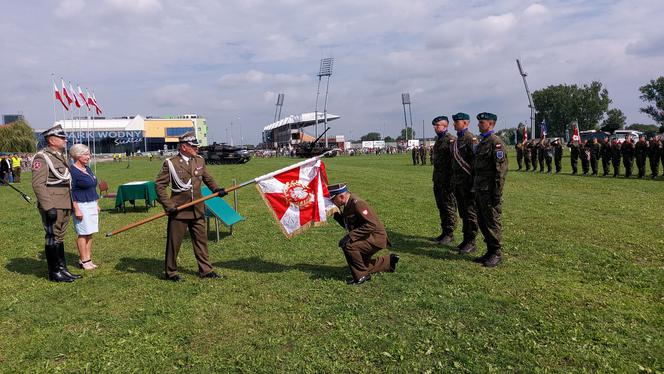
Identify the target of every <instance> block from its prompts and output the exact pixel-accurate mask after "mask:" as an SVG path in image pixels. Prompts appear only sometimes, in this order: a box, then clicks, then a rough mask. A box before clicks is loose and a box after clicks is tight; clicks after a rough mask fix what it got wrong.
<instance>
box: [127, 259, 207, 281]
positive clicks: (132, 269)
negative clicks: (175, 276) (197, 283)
mask: <svg viewBox="0 0 664 374" xmlns="http://www.w3.org/2000/svg"><path fill="white" fill-rule="evenodd" d="M115 270H118V271H123V272H126V273H143V274H147V275H151V276H154V277H157V278H163V277H164V260H159V259H155V258H133V257H123V258H121V259H120V261H118V263H117V265H115ZM178 272H180V273H184V274H190V275H196V276H198V272H195V271H192V270H187V269H182V268H180V269H178Z"/></svg>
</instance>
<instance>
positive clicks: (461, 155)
mask: <svg viewBox="0 0 664 374" xmlns="http://www.w3.org/2000/svg"><path fill="white" fill-rule="evenodd" d="M477 143H478V141H477V137H475V135H473V133H471V132H470V130H468V129H466V130H464V131H460V132H457V141H456V142H454V147H453V149H452V155H453V161H452V172H453V175H452V184H453V185H454V196H455V197H456V201H457V204H458V208H459V216H460V217H461V220H462V222H463V241H462V242H461V244H459V245H458V247H457V249H458V250H459V251H461V252H463V253H470V252H472V251H474V250H475V237H476V236H477V229H478V225H477V209H476V207H475V196H474V195H473V193H472V192H471V190H472V188H473V164H474V162H475V155H474V154H473V146H474V145H476V144H477Z"/></svg>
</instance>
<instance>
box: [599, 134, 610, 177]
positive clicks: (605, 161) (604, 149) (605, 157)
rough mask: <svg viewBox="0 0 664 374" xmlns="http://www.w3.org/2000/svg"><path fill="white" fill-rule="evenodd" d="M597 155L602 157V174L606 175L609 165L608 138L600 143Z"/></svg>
mask: <svg viewBox="0 0 664 374" xmlns="http://www.w3.org/2000/svg"><path fill="white" fill-rule="evenodd" d="M599 157H600V158H601V159H602V175H603V176H605V177H606V176H607V175H609V172H610V170H609V169H610V165H611V144H610V143H609V139H608V138H607V139H604V141H603V142H602V143H601V144H600V149H599Z"/></svg>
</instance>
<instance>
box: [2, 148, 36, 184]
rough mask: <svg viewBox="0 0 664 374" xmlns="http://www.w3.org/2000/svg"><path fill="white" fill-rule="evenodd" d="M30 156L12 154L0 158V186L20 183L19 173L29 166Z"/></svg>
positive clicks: (26, 154)
mask: <svg viewBox="0 0 664 374" xmlns="http://www.w3.org/2000/svg"><path fill="white" fill-rule="evenodd" d="M30 162H31V155H30V154H28V153H13V154H6V155H2V156H0V185H6V184H7V183H21V171H22V169H23V168H26V167H28V166H29V165H30Z"/></svg>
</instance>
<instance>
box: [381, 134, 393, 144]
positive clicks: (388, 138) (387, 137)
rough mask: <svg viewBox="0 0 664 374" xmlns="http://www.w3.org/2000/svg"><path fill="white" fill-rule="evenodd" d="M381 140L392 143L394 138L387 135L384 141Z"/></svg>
mask: <svg viewBox="0 0 664 374" xmlns="http://www.w3.org/2000/svg"><path fill="white" fill-rule="evenodd" d="M383 140H385V141H386V142H393V141H394V138H393V137H391V136H389V135H388V136H386V137H385V139H383Z"/></svg>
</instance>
